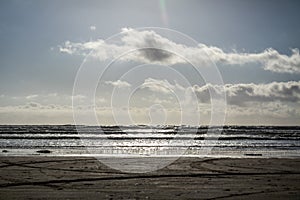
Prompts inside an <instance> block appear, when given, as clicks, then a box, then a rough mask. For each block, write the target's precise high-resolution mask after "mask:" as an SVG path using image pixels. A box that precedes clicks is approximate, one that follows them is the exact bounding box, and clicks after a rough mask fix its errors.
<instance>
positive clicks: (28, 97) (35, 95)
mask: <svg viewBox="0 0 300 200" xmlns="http://www.w3.org/2000/svg"><path fill="white" fill-rule="evenodd" d="M38 96H39V95H37V94H33V95H28V96H26V97H25V98H26V99H35V98H37V97H38Z"/></svg>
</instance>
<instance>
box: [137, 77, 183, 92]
mask: <svg viewBox="0 0 300 200" xmlns="http://www.w3.org/2000/svg"><path fill="white" fill-rule="evenodd" d="M140 88H141V89H145V88H146V89H149V90H150V91H153V92H162V93H165V94H168V93H174V92H176V91H178V90H181V91H184V87H182V86H181V85H179V84H177V83H176V84H175V85H173V84H170V83H169V82H168V81H167V80H157V79H153V78H147V79H146V80H145V81H144V83H143V84H142V85H141V87H140Z"/></svg>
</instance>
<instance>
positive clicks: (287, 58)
mask: <svg viewBox="0 0 300 200" xmlns="http://www.w3.org/2000/svg"><path fill="white" fill-rule="evenodd" d="M122 33H123V35H122V37H121V43H119V44H115V43H111V42H107V41H104V40H96V41H89V42H83V43H73V42H70V41H66V42H65V44H64V45H62V46H59V49H60V51H61V52H63V53H68V54H76V55H88V53H89V52H90V51H92V50H93V53H92V54H91V55H92V56H94V57H96V58H98V59H100V60H106V59H111V58H116V57H118V56H120V55H121V54H123V53H125V52H128V51H131V50H134V49H135V50H136V51H134V52H132V53H131V54H129V55H127V56H123V57H121V58H120V59H121V60H133V61H136V62H142V63H149V62H151V63H157V64H162V65H173V64H178V63H186V60H184V59H182V58H181V57H180V56H182V57H183V58H185V59H187V60H189V61H190V62H192V63H194V64H196V65H201V66H202V65H205V63H209V62H210V60H212V61H214V62H215V63H217V64H221V65H222V64H223V65H239V66H243V65H245V64H259V65H261V66H262V67H263V69H264V70H268V71H273V72H277V73H300V55H299V50H298V49H292V50H291V55H285V54H280V53H279V52H278V51H276V50H275V49H272V48H269V49H266V50H264V51H262V52H260V53H239V52H224V51H223V50H222V49H221V48H218V47H214V46H207V45H205V44H198V45H197V46H195V47H190V46H186V45H183V44H178V43H175V42H173V41H171V40H169V39H167V38H165V37H163V36H161V35H159V34H157V33H156V32H154V31H138V30H134V29H122ZM176 54H177V55H180V56H177V55H176Z"/></svg>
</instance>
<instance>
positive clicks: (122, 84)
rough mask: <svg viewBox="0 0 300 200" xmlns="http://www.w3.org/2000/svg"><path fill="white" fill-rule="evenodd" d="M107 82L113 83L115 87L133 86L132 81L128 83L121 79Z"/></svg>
mask: <svg viewBox="0 0 300 200" xmlns="http://www.w3.org/2000/svg"><path fill="white" fill-rule="evenodd" d="M105 84H107V85H112V86H113V87H116V88H128V87H130V86H131V84H130V83H128V82H126V81H121V80H117V81H105Z"/></svg>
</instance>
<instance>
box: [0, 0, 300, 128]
mask: <svg viewBox="0 0 300 200" xmlns="http://www.w3.org/2000/svg"><path fill="white" fill-rule="evenodd" d="M299 8H300V3H299V1H296V0H294V1H292V0H287V1H286V0H274V1H267V0H263V1H262V0H251V1H250V0H249V1H239V0H226V1H221V0H206V1H202V0H197V1H196V0H187V1H179V0H172V1H171V0H159V1H155V0H154V1H146V0H125V1H114V0H112V1H76V0H73V1H71V0H63V1H58V0H53V1H45V0H42V1H38V0H25V1H21V0H11V1H9V0H3V1H1V2H0V124H73V123H74V118H73V114H74V115H75V118H76V116H77V115H78V118H77V119H80V120H82V121H79V122H76V120H75V122H76V123H89V120H87V121H85V120H83V119H89V118H88V115H89V114H90V113H89V111H90V109H91V108H93V109H94V107H96V115H97V117H98V118H97V120H98V123H100V124H116V123H117V124H118V123H121V124H149V123H150V124H151V123H154V124H182V123H185V124H198V123H199V124H200V125H202V124H209V123H214V122H211V119H212V116H213V114H212V113H213V109H212V105H213V102H214V101H213V100H212V99H211V96H214V97H215V99H216V102H220V101H221V100H220V99H222V98H223V99H224V97H225V100H226V102H225V103H226V106H225V107H224V106H223V108H224V109H223V112H224V113H223V114H224V124H242V125H244V124H246V125H299V122H300V106H299V103H300V56H299V50H298V49H299V48H300V38H299V35H300V25H299V20H298V19H299V18H300V13H299ZM141 27H160V28H164V29H158V28H146V29H138V28H141ZM167 29H171V30H173V31H167ZM120 32H121V34H119V35H117V36H115V37H113V38H112V39H111V40H108V41H107V40H106V39H108V38H110V37H112V36H113V35H115V34H118V33H120ZM182 34H184V35H186V36H188V37H190V38H192V39H193V41H191V40H189V39H187V37H186V36H184V35H182ZM144 47H147V48H148V47H150V49H138V50H136V51H134V52H132V53H129V54H128V55H125V56H123V57H121V58H119V59H117V61H116V62H115V63H114V64H113V65H112V66H111V67H110V68H109V70H107V71H105V74H104V76H103V77H101V78H102V79H101V80H100V82H99V83H97V84H98V85H97V87H96V89H95V90H96V92H95V99H93V100H94V101H95V105H94V107H93V106H92V107H91V105H92V101H91V99H90V98H91V97H92V94H90V93H88V92H87V91H89V88H91V87H93V85H92V86H91V85H89V84H91V83H92V82H93V80H94V79H95V80H96V79H97V78H99V77H97V76H99V75H100V72H104V65H105V64H106V63H107V62H109V61H111V60H112V59H116V58H118V56H119V55H120V54H122V53H124V52H128V51H130V50H132V49H137V48H144ZM157 48H159V49H157ZM90 52H92V53H90ZM172 52H173V53H172ZM174 53H175V54H176V55H175V54H174ZM185 59H187V60H188V61H189V62H191V63H192V64H194V65H196V70H200V71H201V72H203V73H204V74H205V73H206V72H209V73H210V75H211V77H209V78H207V79H206V78H205V77H202V76H201V75H199V74H197V73H195V67H193V66H191V63H189V62H187V60H185ZM140 65H141V67H135V66H140ZM85 69H87V71H86V73H87V74H86V76H85V78H83V79H82V82H81V84H83V85H79V86H78V87H77V88H75V89H74V85H76V83H77V82H76V81H78V79H76V75H77V77H78V72H82V73H84V72H85V71H84V70H85ZM80 70H81V71H80ZM93 70H94V71H93ZM214 70H217V71H218V73H219V75H218V76H217V75H216V74H217V73H214V72H215V71H214ZM214 75H216V77H214ZM93 78H94V79H93ZM80 80H81V79H80V74H79V81H80ZM97 80H98V79H97ZM73 91H74V93H73ZM112 94H113V95H116V96H115V97H112ZM128 95H131V96H128ZM126 98H129V99H126ZM72 99H73V106H72ZM74 103H75V105H74ZM74 110H75V111H74ZM73 112H74V113H73ZM183 112H184V120H183V121H182V119H183V117H182V116H181V115H183ZM214 112H215V116H223V114H222V112H221V111H219V110H217V111H214ZM126 115H129V116H126ZM198 118H199V119H198ZM221 121H222V120H221Z"/></svg>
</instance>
